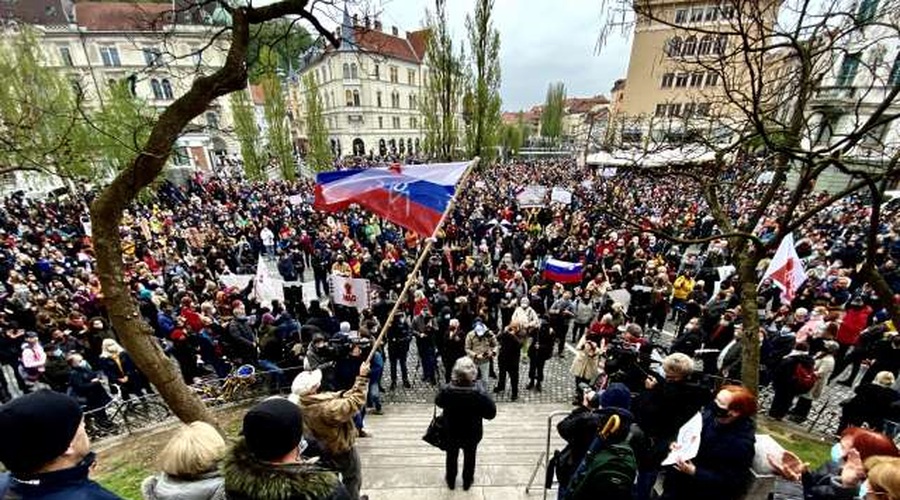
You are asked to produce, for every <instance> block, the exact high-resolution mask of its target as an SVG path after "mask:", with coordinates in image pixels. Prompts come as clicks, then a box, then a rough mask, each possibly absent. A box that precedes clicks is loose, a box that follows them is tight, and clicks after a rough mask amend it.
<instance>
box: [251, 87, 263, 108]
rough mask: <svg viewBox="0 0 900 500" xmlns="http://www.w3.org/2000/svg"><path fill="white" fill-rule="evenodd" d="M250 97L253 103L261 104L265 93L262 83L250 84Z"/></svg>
mask: <svg viewBox="0 0 900 500" xmlns="http://www.w3.org/2000/svg"><path fill="white" fill-rule="evenodd" d="M250 99H251V100H252V101H253V104H256V105H257V106H262V105H263V104H265V102H266V94H265V92H264V91H263V88H262V85H250Z"/></svg>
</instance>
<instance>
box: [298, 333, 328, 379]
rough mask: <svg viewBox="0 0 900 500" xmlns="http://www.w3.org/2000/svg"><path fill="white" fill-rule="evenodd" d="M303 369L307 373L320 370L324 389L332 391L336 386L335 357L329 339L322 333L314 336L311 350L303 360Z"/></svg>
mask: <svg viewBox="0 0 900 500" xmlns="http://www.w3.org/2000/svg"><path fill="white" fill-rule="evenodd" d="M303 369H304V370H306V371H313V370H320V371H321V372H322V388H324V389H325V390H331V389H333V388H334V387H335V385H334V356H333V355H332V352H331V346H329V345H328V339H326V338H325V334H324V333H322V332H321V331H319V332H316V333H314V334H313V338H312V342H311V343H310V348H309V349H308V350H307V353H306V358H305V359H304V360H303Z"/></svg>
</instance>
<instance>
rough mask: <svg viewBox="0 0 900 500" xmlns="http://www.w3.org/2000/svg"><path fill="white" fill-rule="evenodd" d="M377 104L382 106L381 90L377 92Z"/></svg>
mask: <svg viewBox="0 0 900 500" xmlns="http://www.w3.org/2000/svg"><path fill="white" fill-rule="evenodd" d="M375 105H376V106H378V107H379V108H380V107H381V91H380V90H379V91H378V92H375Z"/></svg>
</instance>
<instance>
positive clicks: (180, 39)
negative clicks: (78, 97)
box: [0, 0, 238, 188]
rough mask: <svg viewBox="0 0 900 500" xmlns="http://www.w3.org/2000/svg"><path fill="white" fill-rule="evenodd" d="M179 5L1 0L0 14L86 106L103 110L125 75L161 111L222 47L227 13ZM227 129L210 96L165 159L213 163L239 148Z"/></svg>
mask: <svg viewBox="0 0 900 500" xmlns="http://www.w3.org/2000/svg"><path fill="white" fill-rule="evenodd" d="M186 5H188V4H187V3H185V1H182V0H176V1H175V2H168V3H162V4H160V3H124V2H121V3H120V2H91V1H81V2H78V3H73V2H72V1H71V0H29V1H28V2H12V3H9V2H7V3H5V4H4V5H3V6H2V7H0V18H2V19H3V20H4V21H5V23H4V25H5V29H15V26H16V25H17V24H18V23H24V24H28V25H30V26H32V27H33V28H34V29H35V30H36V32H37V34H38V36H39V42H40V44H41V48H42V50H43V54H44V61H45V63H46V64H48V65H50V66H52V67H55V68H57V69H59V71H61V72H63V73H64V74H66V75H67V76H68V77H69V79H70V80H71V82H72V85H73V86H77V87H78V89H79V90H80V92H81V93H82V95H83V96H84V103H85V106H87V107H88V108H102V107H103V106H104V105H105V103H104V96H106V95H107V92H108V89H109V87H110V86H111V85H113V84H116V83H118V82H122V81H125V82H127V83H128V85H129V87H130V89H131V91H132V93H133V94H134V95H135V96H136V97H138V98H140V99H143V100H144V101H145V102H146V103H147V104H148V105H149V106H152V107H155V108H157V109H158V110H159V111H162V110H163V109H165V108H166V107H167V106H168V105H170V104H171V103H172V102H174V100H175V99H177V98H178V97H180V96H181V95H183V94H184V93H185V92H187V91H188V89H190V86H191V85H192V83H193V81H194V79H195V78H196V77H198V76H200V75H203V74H210V73H212V72H214V71H216V70H217V69H218V68H220V67H221V66H222V65H223V64H224V60H225V55H226V53H227V49H228V44H229V43H228V35H227V33H222V29H223V26H222V25H223V24H227V23H229V22H230V21H229V19H228V18H227V14H225V13H224V11H218V10H214V9H211V8H206V7H204V8H200V7H196V8H190V9H188V8H185V6H186ZM231 128H232V127H231V112H230V107H229V100H228V99H227V98H220V99H217V100H216V101H215V102H213V103H212V104H211V105H210V107H209V108H208V109H207V110H206V111H205V112H204V113H203V114H202V115H201V116H200V117H199V118H198V119H196V120H194V121H193V122H192V123H191V124H190V125H189V126H188V127H186V129H185V130H184V131H183V132H182V134H181V136H180V137H179V138H178V140H177V142H176V146H175V150H174V153H173V155H172V156H171V158H170V162H171V164H172V165H173V166H176V167H188V168H196V169H201V170H209V169H212V168H214V167H215V166H216V165H217V164H219V163H220V162H221V159H222V158H224V157H226V155H229V154H233V153H234V152H236V151H238V147H237V145H236V143H235V141H234V139H233V138H232V136H231V134H230V133H229V131H230V130H231ZM28 187H29V188H30V187H31V186H28Z"/></svg>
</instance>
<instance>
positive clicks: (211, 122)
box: [206, 111, 219, 129]
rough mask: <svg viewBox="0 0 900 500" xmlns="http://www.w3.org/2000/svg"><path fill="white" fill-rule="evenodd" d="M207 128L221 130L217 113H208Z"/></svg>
mask: <svg viewBox="0 0 900 500" xmlns="http://www.w3.org/2000/svg"><path fill="white" fill-rule="evenodd" d="M206 126H207V127H209V128H212V129H218V128H219V114H218V113H216V112H215V111H209V112H208V113H206Z"/></svg>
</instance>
